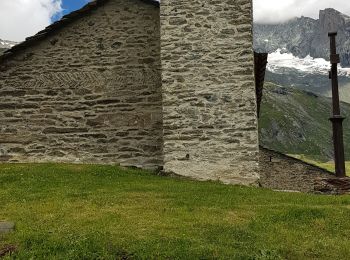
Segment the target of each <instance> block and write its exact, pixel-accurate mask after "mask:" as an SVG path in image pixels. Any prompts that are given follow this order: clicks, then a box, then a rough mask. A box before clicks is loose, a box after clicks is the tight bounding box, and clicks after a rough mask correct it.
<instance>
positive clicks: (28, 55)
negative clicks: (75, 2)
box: [0, 0, 268, 185]
mask: <svg viewBox="0 0 350 260" xmlns="http://www.w3.org/2000/svg"><path fill="white" fill-rule="evenodd" d="M0 160H1V161H5V162H48V161H49V162H77V163H78V162H81V163H108V164H120V165H124V166H136V167H142V168H150V169H164V171H165V172H173V173H175V174H179V175H184V176H189V177H192V178H196V179H202V180H206V179H211V180H219V181H222V182H225V183H239V184H246V185H257V183H258V180H259V175H260V174H259V141H258V126H257V104H256V94H255V79H254V54H253V49H252V1H251V0H235V1H232V0H222V1H214V0H193V1H187V0H186V1H184V0H177V1H173V0H162V1H161V6H159V3H158V2H156V1H153V0H96V1H92V2H90V3H89V4H87V5H86V6H85V7H84V8H82V9H80V10H78V11H75V12H73V13H71V14H69V15H66V16H64V17H63V18H62V20H60V21H58V22H56V23H54V24H52V25H50V26H49V27H47V28H46V29H44V30H43V31H40V32H39V33H38V34H36V35H35V36H33V37H29V38H27V39H26V40H25V41H24V42H22V43H20V44H19V45H16V46H14V47H13V48H12V49H10V50H9V51H7V52H6V53H5V54H4V55H3V56H1V57H0ZM260 164H262V165H264V164H263V163H261V162H260ZM263 168H266V167H265V166H264V167H263ZM267 168H268V167H267ZM260 169H261V167H260Z"/></svg>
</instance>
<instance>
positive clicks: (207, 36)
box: [161, 0, 258, 184]
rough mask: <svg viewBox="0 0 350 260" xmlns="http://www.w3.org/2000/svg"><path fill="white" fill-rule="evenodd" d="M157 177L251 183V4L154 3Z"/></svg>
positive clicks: (254, 140)
mask: <svg viewBox="0 0 350 260" xmlns="http://www.w3.org/2000/svg"><path fill="white" fill-rule="evenodd" d="M161 60H162V82H163V86H162V88H163V106H164V107H163V122H164V168H165V171H169V172H174V173H176V174H180V175H185V176H190V177H193V178H196V179H211V180H220V181H223V182H225V183H240V184H255V183H256V181H257V179H258V130H257V117H256V101H255V85H254V75H253V68H254V60H253V49H252V3H251V0H235V1H232V0H222V1H214V0H193V1H188V0H177V1H173V0H161Z"/></svg>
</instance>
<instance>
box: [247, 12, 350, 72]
mask: <svg viewBox="0 0 350 260" xmlns="http://www.w3.org/2000/svg"><path fill="white" fill-rule="evenodd" d="M330 31H337V32H338V36H337V49H338V53H339V54H340V59H341V65H342V66H343V67H350V17H349V16H347V15H345V14H343V13H341V12H339V11H337V10H335V9H332V8H327V9H325V10H321V11H320V13H319V19H313V18H309V17H299V18H294V19H292V20H289V21H287V22H285V23H280V24H255V25H254V49H255V50H256V51H258V52H268V53H272V52H275V51H276V50H278V49H284V50H285V51H287V52H290V53H292V54H293V55H295V56H297V57H300V58H305V57H307V56H308V55H310V56H311V57H314V58H324V59H326V60H329V39H328V32H330Z"/></svg>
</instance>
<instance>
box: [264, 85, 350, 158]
mask: <svg viewBox="0 0 350 260" xmlns="http://www.w3.org/2000/svg"><path fill="white" fill-rule="evenodd" d="M331 106H332V105H331V99H330V98H327V97H323V96H318V95H316V94H313V93H311V92H306V91H303V90H298V89H295V88H287V87H281V86H277V85H275V84H272V83H266V84H265V88H264V95H263V100H262V104H261V115H260V120H259V128H260V129H259V130H260V143H261V144H262V145H263V146H266V147H268V148H271V149H274V150H278V151H281V152H283V153H288V154H305V155H307V157H308V158H312V159H314V160H321V161H329V160H332V158H333V155H332V154H333V143H332V131H331V123H330V122H329V120H328V118H329V117H330V115H331V113H332V110H331ZM341 109H342V114H343V115H344V116H345V117H347V120H345V122H344V142H345V144H346V147H345V153H346V157H347V160H350V104H347V103H342V104H341Z"/></svg>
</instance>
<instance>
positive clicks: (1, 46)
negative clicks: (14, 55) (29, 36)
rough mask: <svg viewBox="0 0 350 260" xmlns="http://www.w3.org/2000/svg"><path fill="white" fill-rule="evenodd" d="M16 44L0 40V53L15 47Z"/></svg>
mask: <svg viewBox="0 0 350 260" xmlns="http://www.w3.org/2000/svg"><path fill="white" fill-rule="evenodd" d="M16 44H17V42H13V41H6V40H2V39H0V53H1V52H3V51H5V50H7V49H10V48H11V47H13V46H15V45H16Z"/></svg>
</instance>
